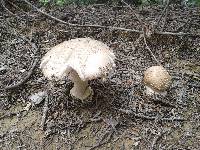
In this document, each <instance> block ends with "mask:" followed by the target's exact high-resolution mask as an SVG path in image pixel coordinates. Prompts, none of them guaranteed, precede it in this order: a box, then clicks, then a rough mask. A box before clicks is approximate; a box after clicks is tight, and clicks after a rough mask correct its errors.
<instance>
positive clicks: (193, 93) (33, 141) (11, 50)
mask: <svg viewBox="0 0 200 150" xmlns="http://www.w3.org/2000/svg"><path fill="white" fill-rule="evenodd" d="M8 2H9V1H7V2H6V3H5V5H4V6H6V8H7V10H6V9H5V7H3V6H0V9H1V11H0V46H1V47H0V92H1V93H0V149H2V150H12V149H63V150H66V149H67V150H72V149H75V150H94V149H100V150H116V149H119V150H129V149H141V150H150V149H151V150H153V149H163V150H171V149H191V150H195V149H196V150H197V149H200V90H199V89H200V62H199V61H200V11H199V10H200V9H199V8H195V7H192V8H187V7H185V6H180V5H169V7H168V8H167V15H166V13H164V17H163V18H161V20H160V22H159V21H158V20H159V19H158V18H159V16H160V15H161V13H162V11H163V9H164V6H154V5H152V6H145V7H137V8H134V10H135V11H136V12H137V13H138V14H139V16H140V18H141V20H142V21H143V22H145V26H147V27H152V26H151V25H153V24H156V23H158V22H159V23H158V25H157V26H156V28H155V33H152V35H150V36H149V37H147V39H146V40H147V44H148V46H149V48H150V49H151V51H152V52H153V53H154V55H155V57H156V58H157V59H158V60H159V62H160V63H161V64H162V65H163V66H164V67H165V68H166V69H167V70H168V72H169V73H170V75H171V76H172V85H171V87H170V89H169V90H168V93H167V95H166V96H147V95H146V94H145V86H144V84H143V82H142V80H143V73H144V71H145V70H146V69H147V68H148V67H150V66H153V65H157V63H156V61H155V60H154V59H152V57H151V55H150V53H149V51H148V50H147V49H146V45H145V43H144V40H143V37H142V36H140V34H141V32H138V31H142V27H141V24H140V23H139V22H138V20H137V18H136V17H135V16H134V13H133V11H132V10H130V9H129V7H121V6H119V7H118V6H105V5H89V6H74V5H70V6H63V7H58V6H39V5H37V7H38V8H40V10H42V11H43V12H47V13H48V14H50V15H51V16H54V17H56V18H59V19H61V20H63V21H65V22H67V23H71V24H79V25H85V24H87V25H88V24H90V25H94V24H95V25H102V26H110V27H109V28H103V27H87V26H76V25H68V24H65V23H61V22H59V21H58V20H57V21H55V20H54V19H52V18H50V17H47V16H46V15H44V14H42V13H41V12H38V10H36V9H34V8H32V7H31V6H30V5H27V4H25V3H17V2H16V3H15V4H14V5H13V3H12V2H11V1H10V3H8ZM165 16H166V17H165ZM111 27H121V28H127V29H135V30H137V31H135V32H134V31H125V30H123V29H113V28H111ZM172 32H173V33H181V34H174V35H173V34H171V33H172ZM183 32H184V33H190V35H183V34H182V33H183ZM78 37H91V38H94V39H96V40H100V41H102V42H104V43H106V44H107V45H109V46H110V47H111V48H112V49H113V51H114V53H115V55H116V61H115V63H116V68H115V69H114V71H113V73H112V74H110V75H109V77H108V78H107V80H106V81H104V82H103V81H101V80H100V79H97V80H93V81H90V86H91V87H92V89H93V90H94V96H93V101H92V102H90V103H82V102H80V101H78V100H75V99H73V97H71V96H70V94H69V91H70V89H71V88H72V86H73V85H72V83H71V82H70V81H68V80H67V79H66V80H65V81H62V82H58V83H55V84H54V87H52V86H49V81H48V80H47V79H45V77H44V76H43V74H42V73H41V70H40V68H39V65H40V60H41V58H42V56H44V54H45V53H46V52H47V51H48V50H49V49H50V48H51V47H53V46H55V45H56V44H58V43H61V42H62V41H65V40H69V39H72V38H78ZM18 83H19V84H18ZM10 85H11V86H10ZM13 85H15V86H13ZM50 87H51V88H50ZM38 94H41V95H42V97H40V98H35V99H33V97H34V96H37V95H38Z"/></svg>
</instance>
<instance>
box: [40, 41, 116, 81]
mask: <svg viewBox="0 0 200 150" xmlns="http://www.w3.org/2000/svg"><path fill="white" fill-rule="evenodd" d="M114 59H115V56H114V53H113V51H112V50H111V49H110V48H109V47H108V46H107V45H106V44H104V43H102V42H100V41H97V40H94V39H91V38H77V39H71V40H69V41H64V42H63V43H60V44H58V45H57V46H55V47H53V48H52V49H51V50H50V51H48V52H47V53H46V54H45V56H44V57H43V58H42V61H41V65H40V68H41V69H42V72H43V73H44V75H45V77H47V78H49V79H52V78H53V77H54V78H55V79H62V78H63V77H65V76H67V75H68V73H70V71H71V70H72V69H73V70H75V71H76V72H77V73H78V75H79V77H80V78H81V80H83V81H85V80H92V79H95V78H97V77H102V76H104V75H106V74H107V73H108V72H109V71H110V70H111V69H112V68H113V67H114V66H115V63H114Z"/></svg>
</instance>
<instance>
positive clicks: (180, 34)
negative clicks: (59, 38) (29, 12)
mask: <svg viewBox="0 0 200 150" xmlns="http://www.w3.org/2000/svg"><path fill="white" fill-rule="evenodd" d="M23 1H24V2H25V3H27V4H29V5H30V6H31V7H32V8H34V9H35V10H37V11H38V12H40V13H41V14H43V15H45V16H47V17H49V18H51V19H53V20H56V21H58V22H60V23H63V24H66V25H69V26H73V27H91V28H104V29H111V30H120V31H127V32H135V33H139V34H141V33H143V31H140V30H136V29H128V28H121V27H115V26H102V25H87V24H85V25H80V24H72V23H69V22H65V21H63V20H61V19H58V18H56V17H54V16H52V15H49V14H48V13H46V12H43V11H42V10H40V9H39V8H37V7H35V6H34V5H33V4H31V3H30V2H28V1H27V0H23ZM155 34H159V35H173V36H184V35H190V36H200V34H192V33H183V32H179V33H173V32H155Z"/></svg>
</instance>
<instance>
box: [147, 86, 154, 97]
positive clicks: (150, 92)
mask: <svg viewBox="0 0 200 150" xmlns="http://www.w3.org/2000/svg"><path fill="white" fill-rule="evenodd" d="M154 93H155V92H154V90H152V89H151V88H150V87H148V86H146V94H147V95H153V94H154Z"/></svg>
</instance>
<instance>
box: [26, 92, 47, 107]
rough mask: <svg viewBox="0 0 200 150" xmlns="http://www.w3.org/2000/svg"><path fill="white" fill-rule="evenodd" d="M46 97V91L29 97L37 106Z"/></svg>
mask: <svg viewBox="0 0 200 150" xmlns="http://www.w3.org/2000/svg"><path fill="white" fill-rule="evenodd" d="M46 96H47V92H46V91H40V92H37V93H35V94H33V95H31V96H29V99H30V100H31V102H32V103H34V104H36V105H37V104H40V103H41V102H42V101H43V100H44V98H45V97H46Z"/></svg>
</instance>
